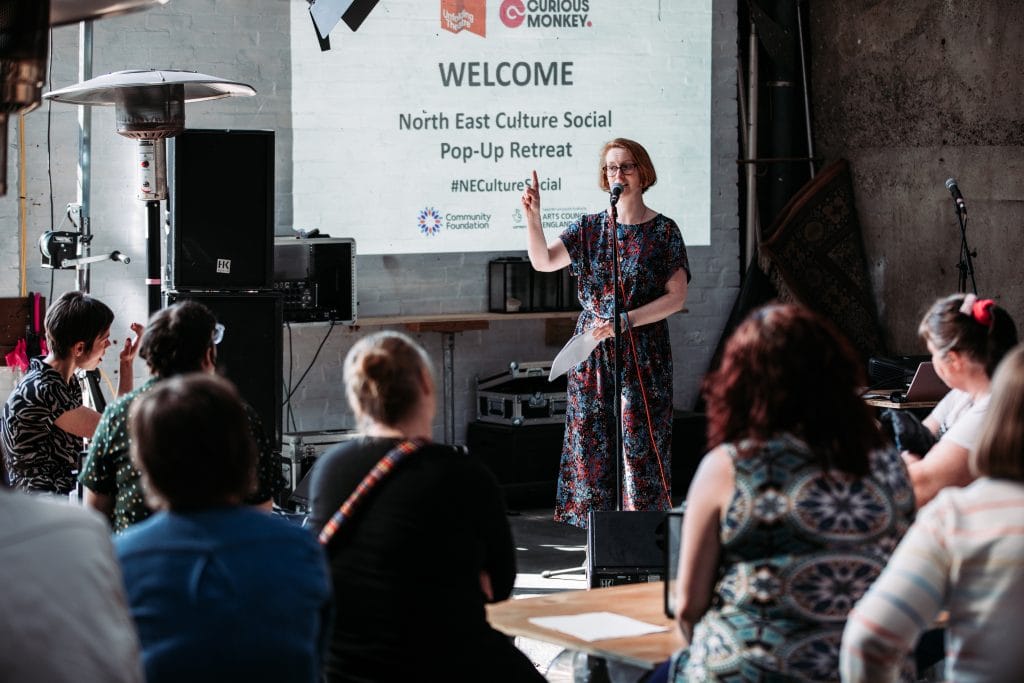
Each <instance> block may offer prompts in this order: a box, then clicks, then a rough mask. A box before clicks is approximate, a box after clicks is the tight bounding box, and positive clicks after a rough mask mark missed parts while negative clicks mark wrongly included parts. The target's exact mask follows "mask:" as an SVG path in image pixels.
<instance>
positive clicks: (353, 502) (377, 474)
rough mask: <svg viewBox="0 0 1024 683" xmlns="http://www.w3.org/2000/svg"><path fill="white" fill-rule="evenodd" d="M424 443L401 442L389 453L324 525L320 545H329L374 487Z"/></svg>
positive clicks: (421, 441) (420, 440) (411, 440)
mask: <svg viewBox="0 0 1024 683" xmlns="http://www.w3.org/2000/svg"><path fill="white" fill-rule="evenodd" d="M424 443H425V442H424V441H423V440H422V439H409V440H407V441H403V442H401V443H400V444H398V445H397V446H395V447H394V448H392V449H391V450H390V451H388V452H387V454H386V455H385V456H384V457H383V458H381V459H380V461H379V462H378V463H377V464H376V465H374V466H373V469H371V470H370V471H369V472H367V474H366V476H365V477H363V480H362V481H361V482H359V486H357V487H356V490H355V491H353V492H352V493H351V494H349V497H348V498H346V499H345V502H344V503H342V504H341V507H339V508H338V511H337V512H335V513H334V515H333V516H332V517H331V518H330V519H329V520H327V523H326V524H324V528H323V529H321V530H320V545H327V544H328V543H329V542H330V540H331V537H332V536H334V533H335V532H336V531H337V530H338V528H339V527H340V526H341V525H342V523H343V522H344V521H345V520H347V519H348V518H349V517H351V516H352V513H353V512H355V509H356V507H358V505H359V503H360V502H362V500H363V499H364V498H365V497H366V494H368V493H369V492H370V491H372V490H373V487H375V486H376V485H377V484H379V483H380V481H381V480H382V479H384V477H386V476H388V474H390V473H391V470H393V469H394V468H395V466H396V465H397V464H398V463H400V462H401V461H402V460H404V459H405V458H406V456H409V455H411V454H413V453H415V452H416V451H417V450H419V449H420V447H421V446H423V444H424Z"/></svg>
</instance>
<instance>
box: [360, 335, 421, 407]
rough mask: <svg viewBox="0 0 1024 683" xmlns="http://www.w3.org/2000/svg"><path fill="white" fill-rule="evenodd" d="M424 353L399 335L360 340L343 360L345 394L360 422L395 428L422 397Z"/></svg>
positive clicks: (407, 338) (372, 336) (410, 341)
mask: <svg viewBox="0 0 1024 683" xmlns="http://www.w3.org/2000/svg"><path fill="white" fill-rule="evenodd" d="M430 371H431V370H430V359H429V357H428V356H427V353H426V351H424V350H423V347H421V346H420V345H419V344H417V343H416V342H415V341H413V340H412V338H411V337H409V336H407V335H404V334H402V333H401V332H391V331H385V332H378V333H376V334H371V335H369V336H367V337H363V338H362V339H360V340H359V341H358V342H356V343H355V345H353V347H352V348H351V349H350V350H349V352H348V355H347V356H346V357H345V368H344V377H345V393H346V395H347V397H348V403H349V406H351V408H352V410H353V412H355V413H356V416H357V417H358V418H359V419H360V420H371V421H373V422H377V423H379V424H383V425H388V426H391V425H395V424H397V423H399V422H401V421H402V420H403V419H405V418H406V417H408V416H409V415H410V413H411V412H412V411H413V409H414V408H415V407H416V402H417V401H419V399H420V397H421V396H422V393H423V392H422V389H423V387H422V384H421V378H422V376H423V374H424V373H425V374H427V375H429V374H430Z"/></svg>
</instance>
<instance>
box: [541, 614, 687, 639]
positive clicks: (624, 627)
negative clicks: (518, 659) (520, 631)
mask: <svg viewBox="0 0 1024 683" xmlns="http://www.w3.org/2000/svg"><path fill="white" fill-rule="evenodd" d="M530 622H531V623H534V624H536V625H537V626H541V627H543V628H550V629H553V630H555V631H561V632H562V633H568V634H569V635H570V636H572V637H574V638H579V639H580V640H585V641H587V642H588V643H589V642H593V641H595V640H608V639H610V638H629V637H631V636H645V635H647V634H648V633H662V632H664V631H667V630H668V627H667V626H658V625H656V624H648V623H647V622H646V621H639V620H637V619H633V618H632V617H627V616H623V615H621V614H615V613H614V612H584V613H583V614H567V615H565V616H560V617H531V618H530Z"/></svg>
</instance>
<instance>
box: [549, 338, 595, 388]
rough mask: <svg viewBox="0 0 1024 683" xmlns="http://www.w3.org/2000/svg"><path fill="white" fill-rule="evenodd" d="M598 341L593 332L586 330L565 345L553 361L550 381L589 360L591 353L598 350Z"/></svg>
mask: <svg viewBox="0 0 1024 683" xmlns="http://www.w3.org/2000/svg"><path fill="white" fill-rule="evenodd" d="M597 344H598V340H597V339H594V331H593V330H584V331H583V332H580V333H579V334H577V335H575V336H574V337H573V338H572V339H570V340H569V341H567V342H566V343H565V346H563V347H562V350H561V351H559V352H558V355H557V356H555V359H554V360H553V361H551V372H549V373H548V381H549V382H550V381H552V380H554V379H555V378H556V377H559V376H561V375H564V374H565V373H566V372H568V371H569V368H574V367H576V366H577V365H579V364H580V363H582V362H583V361H585V360H586V359H587V356H589V355H590V352H591V351H593V350H594V349H595V348H597Z"/></svg>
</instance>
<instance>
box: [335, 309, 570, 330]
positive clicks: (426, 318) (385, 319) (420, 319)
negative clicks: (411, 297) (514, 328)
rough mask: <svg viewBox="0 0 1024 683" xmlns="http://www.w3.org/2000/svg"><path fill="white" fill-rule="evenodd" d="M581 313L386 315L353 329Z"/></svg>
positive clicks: (369, 318) (360, 321)
mask: <svg viewBox="0 0 1024 683" xmlns="http://www.w3.org/2000/svg"><path fill="white" fill-rule="evenodd" d="M579 315H580V311H539V312H536V313H490V312H485V313H439V314H432V315H384V316H367V317H365V318H358V319H357V320H356V321H355V322H354V323H353V324H352V326H353V327H360V326H367V327H377V326H388V325H433V324H436V323H442V324H444V323H473V322H490V321H492V320H550V319H555V318H570V319H573V320H575V319H576V318H578V317H579Z"/></svg>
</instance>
